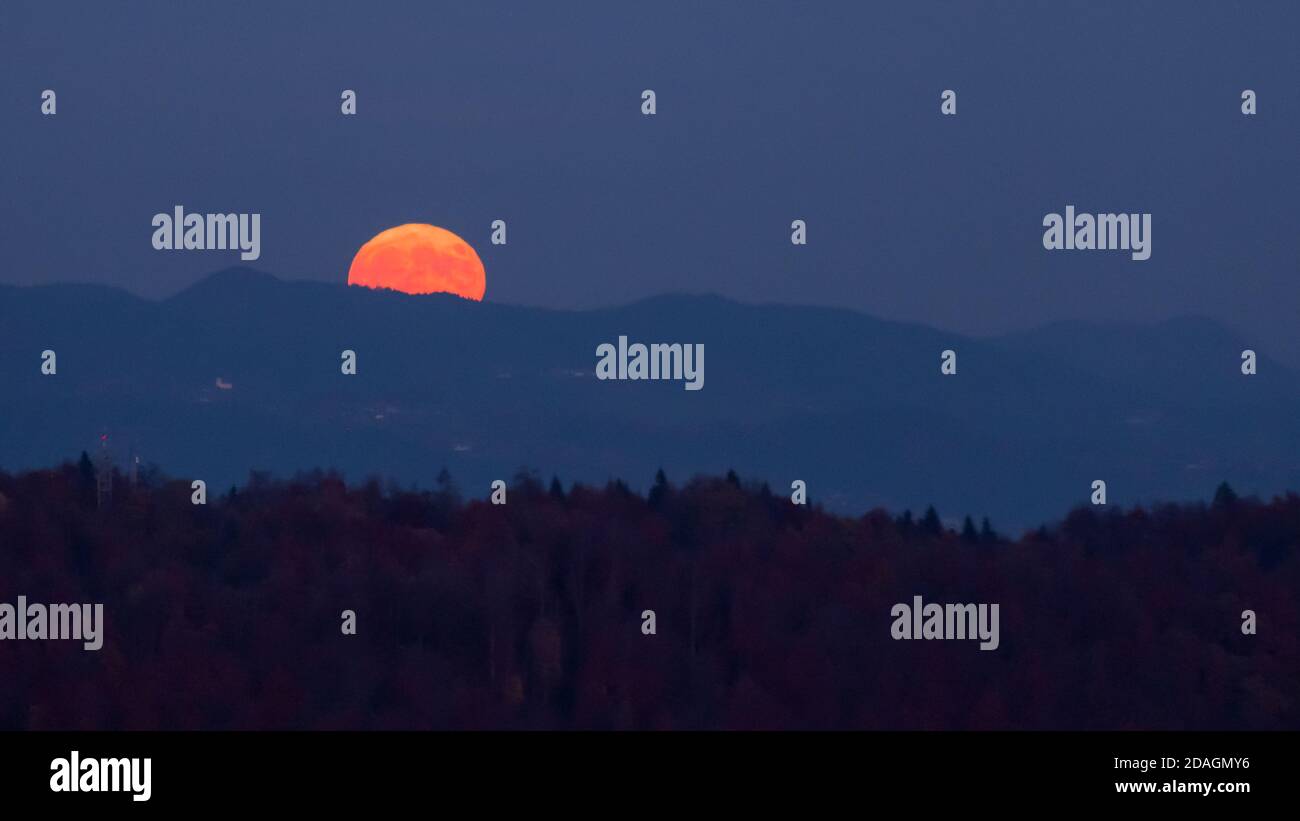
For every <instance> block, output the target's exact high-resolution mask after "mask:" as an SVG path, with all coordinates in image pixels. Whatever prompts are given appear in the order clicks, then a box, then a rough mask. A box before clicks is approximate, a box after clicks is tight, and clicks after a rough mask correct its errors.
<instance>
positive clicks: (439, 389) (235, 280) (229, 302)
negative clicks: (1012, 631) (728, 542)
mask: <svg viewBox="0 0 1300 821" xmlns="http://www.w3.org/2000/svg"><path fill="white" fill-rule="evenodd" d="M620 335H624V336H627V337H628V338H629V340H630V341H632V342H643V343H652V342H667V343H677V342H680V343H702V344H703V345H704V347H705V351H706V357H705V387H704V389H703V390H700V391H686V390H683V386H682V383H681V382H674V381H661V382H632V381H600V380H597V379H596V378H595V375H594V370H595V366H596V362H597V356H596V349H597V347H598V346H599V345H600V344H602V343H605V342H611V343H614V342H617V339H618V337H619V336H620ZM1249 347H1252V346H1251V344H1250V343H1249V342H1248V341H1246V340H1242V339H1239V338H1237V337H1236V336H1235V335H1234V334H1233V333H1232V332H1230V331H1228V330H1226V329H1224V328H1223V327H1221V326H1218V325H1216V324H1214V323H1212V322H1209V321H1206V320H1198V319H1186V320H1176V321H1170V322H1165V323H1161V324H1157V325H1150V326H1131V325H1101V324H1088V323H1063V324H1056V325H1050V326H1046V327H1043V328H1040V329H1038V330H1035V331H1031V332H1028V333H1019V334H1013V335H1009V336H1004V337H1001V338H996V339H972V338H967V337H963V336H960V335H957V334H952V333H947V332H943V331H939V330H935V329H931V328H927V327H924V326H920V325H914V324H904V323H896V322H886V321H882V320H879V319H875V318H872V317H870V316H865V315H862V314H859V313H854V312H852V311H847V310H838V309H830V308H813V307H789V306H771V305H744V304H739V303H735V302H730V301H727V300H724V299H720V298H717V297H709V296H663V297H657V298H653V299H648V300H645V301H642V302H638V303H635V304H632V305H628V306H625V307H621V308H614V309H606V310H594V311H582V312H563V311H552V310H542V309H534V308H523V307H515V306H507V305H495V304H492V303H475V302H468V301H464V300H461V299H458V298H455V297H450V296H442V295H431V296H408V295H403V294H398V293H393V292H383V291H372V290H366V289H358V288H348V287H345V286H341V285H338V286H336V285H327V284H321V283H316V282H286V281H281V280H279V279H276V278H274V277H272V276H270V275H267V274H263V273H258V272H255V271H251V270H248V269H231V270H227V271H223V272H220V273H217V274H214V275H213V276H211V277H209V278H208V279H206V280H204V281H202V282H200V283H198V284H197V285H195V286H194V287H192V288H190V289H188V290H186V291H183V292H182V293H180V294H178V295H176V296H175V297H172V298H170V299H167V300H164V301H161V302H150V301H146V300H141V299H138V298H136V297H133V296H131V295H130V294H128V293H126V292H123V291H118V290H114V289H110V288H104V287H98V286H80V285H60V286H44V287H29V288H16V287H0V467H3V468H5V469H9V470H13V469H18V468H24V467H32V466H45V465H50V464H53V463H55V462H58V461H60V460H62V459H65V458H69V457H74V456H75V455H76V454H77V453H78V452H79V451H80V450H82V449H92V448H93V447H94V446H95V444H96V442H97V441H98V437H99V435H100V433H101V432H107V433H109V434H110V441H111V442H112V443H113V444H114V447H115V449H116V451H117V453H118V459H119V460H124V459H125V458H126V454H127V452H128V450H134V451H135V452H137V453H139V454H140V455H141V457H142V458H143V459H144V460H146V461H149V462H157V463H159V464H161V465H163V466H164V467H165V469H166V470H167V471H168V472H169V473H171V474H174V475H189V476H196V477H203V478H206V479H208V480H209V482H210V483H212V484H214V485H225V484H231V483H235V482H242V481H243V480H244V478H245V477H246V476H247V474H248V472H249V470H250V469H262V470H270V471H272V472H275V473H279V474H292V473H293V472H295V471H298V470H302V469H309V468H316V467H327V468H336V469H339V470H341V471H342V472H344V473H345V474H346V475H347V476H349V477H351V478H354V479H359V478H363V477H365V476H368V475H378V476H381V477H385V478H391V479H395V480H397V481H399V482H401V483H410V482H415V483H418V484H420V485H422V486H430V485H431V484H432V482H433V478H434V477H435V476H436V475H437V473H438V471H439V469H440V468H442V467H444V466H445V467H446V468H448V469H449V470H450V471H451V472H452V474H453V475H454V476H455V477H456V479H457V480H458V481H459V482H460V484H461V486H462V487H463V488H465V489H466V490H467V492H474V489H475V488H479V489H481V490H482V491H483V493H485V494H486V492H487V486H488V483H489V482H490V481H491V480H492V479H494V478H508V477H509V476H511V475H513V473H514V472H515V470H516V469H517V468H519V467H531V468H534V469H537V470H538V471H540V472H541V473H543V474H545V475H546V476H549V475H550V474H556V475H559V476H560V477H561V478H563V479H565V480H584V481H605V480H606V479H609V478H611V477H619V478H627V479H629V480H630V481H631V483H632V484H633V485H634V486H638V487H645V486H647V485H648V483H649V481H650V479H651V477H652V476H653V475H654V472H655V470H656V469H657V468H659V467H663V468H664V469H665V470H666V471H667V472H668V474H669V476H670V477H681V478H684V477H686V476H689V475H692V474H695V473H699V472H707V473H721V472H723V471H725V470H726V469H728V468H735V469H736V470H737V471H738V472H740V473H741V474H742V475H748V476H760V477H765V478H767V479H768V480H769V481H770V482H771V484H772V486H773V488H775V489H776V490H777V491H782V489H788V487H789V483H790V482H791V481H792V480H793V479H796V478H797V479H803V480H804V481H806V482H807V483H808V488H809V494H810V498H811V499H812V500H813V501H814V502H819V503H822V504H825V505H826V506H828V507H830V508H833V509H836V510H840V511H846V512H860V511H863V510H866V509H868V508H871V507H874V506H886V507H888V508H891V509H895V510H901V509H904V508H912V509H915V510H920V509H922V508H923V507H924V506H925V505H927V504H931V503H933V504H935V505H936V506H937V507H938V509H939V511H940V513H941V514H943V515H944V516H945V518H947V519H948V520H949V521H952V520H953V519H956V518H959V517H960V516H961V515H963V514H966V513H971V514H974V515H977V516H979V515H985V514H987V515H989V516H990V517H992V518H993V520H994V522H995V523H996V524H999V525H1003V526H1020V525H1028V524H1033V523H1037V522H1038V521H1042V520H1045V519H1048V518H1051V517H1053V516H1057V515H1059V514H1060V513H1061V511H1063V510H1065V509H1067V508H1068V507H1070V506H1072V505H1074V504H1077V503H1079V502H1080V501H1085V500H1086V499H1087V497H1088V494H1089V489H1090V484H1091V482H1092V481H1093V480H1094V479H1104V480H1106V481H1107V483H1108V490H1109V500H1110V502H1111V503H1112V504H1120V505H1129V504H1133V503H1137V502H1146V501H1151V500H1155V499H1162V500H1163V499H1187V498H1206V497H1208V495H1209V494H1210V493H1211V492H1212V491H1213V488H1214V487H1215V486H1216V485H1217V484H1218V483H1219V482H1220V481H1222V480H1227V481H1229V482H1231V483H1232V485H1233V486H1234V487H1236V488H1237V489H1238V490H1239V491H1242V492H1246V493H1258V494H1263V495H1268V494H1272V493H1275V492H1280V491H1282V490H1284V489H1288V488H1295V487H1300V469H1297V466H1296V460H1295V458H1294V454H1295V453H1297V452H1298V449H1297V444H1300V441H1298V440H1300V421H1298V420H1300V387H1298V384H1300V383H1298V382H1297V380H1296V378H1295V373H1294V372H1293V371H1291V370H1289V369H1287V368H1285V367H1284V366H1283V365H1281V364H1280V363H1278V362H1275V361H1272V360H1270V359H1269V358H1268V357H1267V356H1263V357H1261V359H1260V363H1259V373H1258V374H1257V375H1255V376H1243V375H1242V373H1241V370H1240V356H1241V351H1242V350H1243V349H1245V348H1249ZM46 349H50V350H54V351H55V352H56V353H57V355H58V374H57V376H54V377H49V376H43V375H42V374H41V372H40V354H41V352H42V351H43V350H46ZM345 349H348V350H353V351H355V352H356V353H357V357H358V373H357V375H355V376H345V375H343V374H342V373H341V372H340V353H341V352H342V351H343V350H345ZM945 349H953V350H955V351H956V352H957V357H958V372H957V374H956V375H955V376H943V375H941V374H940V369H939V364H940V352H941V351H943V350H945Z"/></svg>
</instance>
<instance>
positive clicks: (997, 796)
mask: <svg viewBox="0 0 1300 821" xmlns="http://www.w3.org/2000/svg"><path fill="white" fill-rule="evenodd" d="M1298 743H1300V734H1297V733H1294V732H1277V733H1239V732H1162V733H1152V732H1032V733H1031V732H1017V733H1009V732H1008V733H955V732H912V733H906V732H896V733H895V732H890V733H848V732H846V733H754V732H748V733H558V732H532V733H502V732H480V733H472V732H457V733H437V732H407V733H403V732H301V733H292V732H171V733H168V732H136V733H107V732H100V733H64V732H39V733H19V732H9V733H0V795H3V801H4V805H5V806H6V807H9V808H11V807H13V806H15V804H22V805H29V804H35V805H40V806H41V807H42V808H47V807H48V808H63V809H70V810H73V811H75V810H78V809H84V810H91V811H95V810H110V811H111V810H113V809H115V808H116V809H118V810H125V811H128V812H131V811H140V812H147V811H151V810H156V809H158V808H167V809H190V808H195V809H222V808H231V809H236V808H239V809H256V808H261V807H273V808H274V807H293V808H297V809H308V808H313V807H320V808H322V809H330V810H334V811H337V810H340V809H342V808H344V807H357V808H376V807H381V808H382V807H388V806H392V807H394V808H396V807H400V806H403V805H405V806H415V807H430V808H432V809H434V810H435V811H436V810H437V809H439V808H442V809H445V810H454V809H455V808H456V807H457V806H462V802H469V804H468V805H467V806H468V807H473V808H476V809H478V810H480V811H483V810H489V809H498V810H509V809H510V808H511V807H512V805H518V806H520V807H521V808H524V807H528V808H531V809H533V810H534V811H536V810H538V809H541V808H544V807H545V806H546V805H549V806H550V807H552V808H553V809H559V807H561V806H563V805H564V804H566V803H569V802H572V805H573V806H578V805H581V804H583V803H585V802H588V801H591V800H594V799H596V798H598V797H599V798H600V799H601V802H602V805H603V806H605V807H606V809H615V808H616V807H617V804H614V805H611V804H608V803H606V802H607V801H618V802H625V803H626V804H627V806H628V809H637V810H644V809H648V808H649V807H650V806H651V805H653V804H655V803H662V804H663V806H664V808H665V809H672V808H676V809H678V810H680V809H681V808H682V807H684V806H689V805H690V804H691V803H692V802H694V801H696V800H704V799H703V798H697V797H707V800H708V802H709V803H710V804H711V805H717V806H719V807H721V808H725V807H727V806H728V805H730V806H731V807H732V808H740V807H744V806H747V805H753V806H755V807H757V808H764V807H766V808H768V809H777V808H778V806H779V804H780V802H787V801H788V802H790V806H792V807H799V806H803V807H804V808H805V810H806V809H807V808H808V802H809V801H812V802H816V803H818V804H820V803H821V802H824V801H825V802H836V801H840V800H849V801H852V802H853V803H854V804H855V805H858V806H862V805H864V804H866V805H871V804H873V803H874V802H876V801H889V802H902V804H903V805H904V806H906V805H917V806H919V805H922V804H923V805H925V806H926V807H934V806H946V805H961V806H969V807H976V808H979V807H990V808H999V807H1007V808H1016V807H1022V806H1023V807H1038V808H1042V807H1043V806H1044V804H1043V802H1044V801H1052V802H1062V803H1061V804H1060V806H1075V805H1079V804H1086V805H1092V804H1106V805H1111V806H1123V805H1124V804H1126V803H1127V804H1132V803H1135V802H1136V803H1141V804H1144V805H1146V806H1155V805H1159V804H1160V803H1168V802H1174V804H1175V805H1177V806H1184V805H1185V802H1187V801H1197V802H1200V806H1201V807H1203V808H1204V809H1206V810H1213V811H1221V810H1227V811H1231V810H1233V809H1235V808H1239V807H1241V806H1243V804H1242V802H1254V801H1258V800H1266V801H1279V800H1285V798H1286V797H1287V795H1288V794H1289V793H1290V792H1291V791H1292V789H1293V787H1294V781H1295V779H1294V776H1293V772H1294V771H1295V766H1294V765H1295V764H1296V762H1297V754H1296V749H1297V744H1298ZM73 751H76V753H77V758H78V761H79V762H80V764H81V766H82V767H84V766H86V760H87V759H96V760H99V759H104V758H112V759H120V758H138V759H144V758H148V759H150V793H151V794H150V797H149V799H148V800H147V801H135V800H133V797H132V794H131V793H130V792H127V791H122V792H94V793H87V792H81V791H77V792H71V791H63V792H55V791H53V790H52V789H51V779H52V777H54V776H55V775H56V773H57V770H56V769H55V767H53V766H52V762H55V761H56V759H60V758H62V759H65V760H68V761H69V768H70V762H71V754H72V752H73ZM1117 759H1119V760H1120V761H1117ZM1142 762H1148V764H1147V769H1146V771H1145V772H1144V771H1143V770H1142V769H1141V767H1142ZM1151 762H1154V764H1153V763H1151ZM1170 764H1173V765H1174V766H1169V765H1170ZM60 766H61V765H60ZM1193 783H1195V784H1210V785H1211V789H1212V792H1211V793H1210V794H1208V795H1203V794H1201V793H1200V792H1197V791H1193V788H1191V787H1190V786H1189V785H1190V784H1193ZM1147 784H1151V785H1154V788H1152V787H1146V786H1127V787H1125V786H1121V785H1147ZM1165 785H1175V786H1169V787H1166V786H1165ZM1177 785H1181V787H1180V786H1177ZM1242 785H1245V786H1244V787H1243V786H1242ZM1134 790H1142V791H1146V790H1153V791H1152V792H1149V793H1146V794H1141V795H1138V794H1134V793H1133V791H1134ZM412 802H414V803H412ZM430 802H433V803H432V804H431V803H430Z"/></svg>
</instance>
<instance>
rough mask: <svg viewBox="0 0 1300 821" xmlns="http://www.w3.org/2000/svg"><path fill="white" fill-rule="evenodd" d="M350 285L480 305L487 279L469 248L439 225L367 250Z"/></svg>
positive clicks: (381, 240)
mask: <svg viewBox="0 0 1300 821" xmlns="http://www.w3.org/2000/svg"><path fill="white" fill-rule="evenodd" d="M348 284H349V285H364V286H365V287H367V288H392V289H393V290H394V291H402V292H404V293H408V294H431V293H435V292H439V291H442V292H446V293H451V294H456V295H457V296H462V297H464V298H465V299H476V300H479V299H482V298H483V292H484V291H485V290H487V276H486V275H485V274H484V272H483V262H482V260H480V259H479V258H478V254H476V253H474V249H473V248H471V247H470V246H469V243H468V242H466V241H465V240H463V239H461V238H460V237H458V236H456V235H455V234H453V233H452V232H450V231H448V230H446V229H443V228H439V227H437V226H435V225H423V224H420V223H409V224H407V225H399V226H397V227H396V228H389V229H388V230H387V231H382V232H380V233H379V234H378V235H376V236H375V238H374V239H372V240H370V241H369V242H367V243H366V244H365V245H362V246H361V250H359V251H357V255H356V256H355V257H353V258H352V267H351V268H349V269H348Z"/></svg>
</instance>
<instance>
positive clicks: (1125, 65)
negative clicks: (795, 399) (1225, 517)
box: [0, 2, 1300, 356]
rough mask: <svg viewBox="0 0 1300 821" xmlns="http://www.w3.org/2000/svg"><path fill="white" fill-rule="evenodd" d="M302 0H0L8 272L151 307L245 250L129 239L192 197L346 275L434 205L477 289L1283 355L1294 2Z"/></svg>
mask: <svg viewBox="0 0 1300 821" xmlns="http://www.w3.org/2000/svg"><path fill="white" fill-rule="evenodd" d="M313 5H314V8H315V9H316V10H315V11H313V12H312V13H310V14H306V15H304V14H302V13H301V12H299V11H297V10H294V9H290V8H288V7H283V6H282V5H281V4H268V3H242V2H231V3H221V4H204V5H203V6H201V7H200V6H199V5H198V4H188V5H186V6H185V7H183V8H182V7H179V6H178V5H177V4H173V3H132V4H83V3H76V4H62V3H50V2H39V3H25V2H24V3H14V2H8V3H6V4H5V6H4V9H3V11H0V55H2V56H0V64H2V65H3V70H2V71H0V111H3V116H2V117H0V182H2V183H3V185H2V187H3V190H4V193H5V196H4V200H3V205H2V206H0V208H3V219H0V246H3V247H4V249H5V252H6V257H7V258H6V260H5V262H4V265H3V266H0V282H2V283H8V284H26V283H45V282H58V281H91V282H102V283H107V284H113V285H118V286H121V287H125V288H127V289H129V290H131V291H133V292H135V293H138V294H142V295H146V296H163V295H168V294H171V293H175V292H177V291H179V290H180V289H182V288H184V287H186V286H188V285H190V284H192V283H193V282H195V281H196V280H198V279H200V278H201V277H203V276H205V275H207V274H209V273H211V272H212V271H214V270H217V269H219V268H222V267H225V266H226V265H229V264H235V263H236V262H237V260H236V259H235V257H234V255H228V254H227V255H223V254H212V253H191V254H183V253H167V252H157V251H154V250H153V249H152V247H151V246H150V241H149V240H150V234H151V229H150V218H151V216H152V215H153V214H155V213H157V212H161V211H169V210H170V209H171V208H172V207H173V206H174V205H176V204H183V205H185V206H186V207H187V208H188V209H191V210H198V211H223V212H225V211H237V212H258V213H261V214H262V224H263V229H262V230H263V238H262V246H263V251H262V257H261V259H260V260H259V261H258V262H257V263H256V266H257V267H259V268H261V269H263V270H266V271H268V272H271V273H274V274H276V275H277V276H280V277H285V278H313V279H321V280H330V281H338V282H341V281H344V279H345V277H346V272H347V267H348V264H349V262H350V261H351V258H352V255H353V254H354V253H355V251H356V249H357V248H358V247H359V246H360V245H361V244H362V243H363V242H365V241H366V240H367V239H369V238H370V237H371V236H373V235H374V234H375V233H376V232H378V231H379V230H382V229H384V228H387V227H389V226H392V225H396V224H399V223H403V222H413V221H415V222H431V223H434V224H437V225H441V226H445V227H447V228H449V229H451V230H453V231H456V232H457V233H460V234H461V235H463V236H464V237H465V238H466V239H468V240H469V241H470V242H471V243H472V244H474V245H475V247H476V248H477V249H478V251H479V253H480V254H481V255H482V257H483V259H484V262H485V264H486V266H487V274H488V289H487V298H488V299H489V300H492V301H496V302H505V303H512V304H522V305H542V306H551V307H564V308H585V307H593V306H606V305H616V304H622V303H625V302H628V301H631V300H634V299H637V298H640V297H643V296H646V295H653V294H660V293H669V292H683V291H685V292H701V291H703V292H716V293H719V294H722V295H725V296H728V297H731V298H734V299H739V300H742V301H747V302H778V303H809V304H824V305H837V306H847V307H851V308H854V309H858V310H861V311H864V312H867V313H871V314H874V315H878V316H881V317H885V318H889V319H905V320H914V321H918V322H922V323H925V324H929V325H933V326H936V327H939V328H945V329H950V330H957V331H963V332H970V333H995V332H1002V331H1008V330H1015V329H1023V328H1027V327H1032V326H1036V325H1041V324H1044V323H1048V322H1051V321H1055V320H1060V319H1066V318H1088V319H1100V320H1138V321H1147V320H1155V319H1160V318H1166V317H1173V316H1183V315H1189V314H1200V315H1208V316H1210V317H1212V318H1214V319H1216V320H1219V321H1220V322H1223V323H1225V324H1227V325H1229V326H1230V327H1232V328H1233V329H1235V330H1237V331H1239V332H1241V333H1243V334H1244V335H1245V336H1246V337H1247V338H1249V339H1250V340H1251V341H1252V342H1253V343H1254V344H1256V345H1258V346H1259V347H1260V348H1261V349H1262V350H1265V351H1270V352H1274V353H1277V354H1280V355H1283V356H1293V355H1294V354H1300V332H1297V330H1296V327H1295V316H1296V310H1297V307H1298V306H1300V284H1297V274H1298V273H1300V250H1298V249H1300V240H1297V236H1300V233H1298V232H1297V230H1296V226H1297V220H1298V219H1300V208H1298V207H1297V190H1298V188H1300V186H1298V185H1297V183H1300V161H1298V160H1297V156H1298V154H1300V152H1298V151H1297V145H1298V144H1300V140H1298V137H1300V116H1298V114H1297V112H1298V110H1300V87H1297V85H1296V82H1295V81H1296V80H1297V78H1300V56H1298V55H1300V50H1298V49H1296V48H1295V41H1294V38H1295V33H1296V31H1298V30H1300V6H1297V5H1296V4H1295V3H1292V2H1277V3H1241V4H1229V3H1131V2H1123V3H1096V2H1079V3H1063V2H1054V3H1050V4H1045V3H985V2H980V3H975V2H956V3H943V4H938V3H914V2H905V3H891V4H879V3H847V2H846V3H829V2H820V3H755V2H745V3H740V2H728V3H722V2H710V3H699V2H688V3H663V2H657V3H653V4H645V3H637V4H631V3H613V4H610V3H596V2H590V3H559V4H555V3H547V4H531V3H519V2H512V3H483V2H476V3H427V2H419V3H401V4H398V3H383V4H375V5H376V7H373V8H372V7H361V6H357V5H356V4H350V5H349V6H347V7H345V6H343V5H339V4H332V3H320V4H313ZM74 22H75V25H74V24H73V23H74ZM45 88H52V89H55V90H56V91H57V93H58V95H59V97H58V104H59V109H58V114H57V115H56V116H54V117H43V116H41V114H40V111H39V105H40V92H41V91H42V90H43V89H45ZM345 88H348V89H355V90H356V91H357V93H358V97H359V104H358V116H356V117H350V118H349V117H344V116H342V115H341V114H340V112H339V94H340V92H341V90H343V89H345ZM646 88H651V89H654V90H655V91H656V92H657V94H658V114H657V115H656V116H654V117H644V116H642V115H641V113H640V94H641V91H642V90H643V89H646ZM945 88H952V89H955V90H956V91H957V92H958V95H959V98H958V99H959V111H958V116H957V117H955V118H954V117H942V116H941V115H940V113H939V95H940V92H941V91H942V90H943V89H945ZM1246 88H1250V89H1253V90H1255V91H1256V92H1257V93H1258V96H1259V113H1258V115H1257V116H1255V117H1246V116H1243V115H1242V114H1241V112H1240V110H1239V107H1240V94H1241V91H1242V89H1246ZM1069 204H1073V205H1075V206H1077V207H1078V208H1079V209H1080V210H1088V211H1094V212H1095V211H1128V212H1150V213H1152V214H1153V223H1154V229H1153V234H1154V236H1153V255H1152V258H1151V259H1150V260H1148V261H1146V262H1134V261H1132V260H1130V259H1129V258H1128V256H1127V255H1124V254H1080V253H1056V254H1049V253H1047V252H1045V251H1044V250H1043V248H1042V245H1041V236H1042V228H1041V225H1040V223H1041V220H1042V217H1043V215H1044V214H1046V213H1048V212H1053V211H1058V212H1059V211H1061V210H1062V209H1064V207H1065V206H1066V205H1069ZM498 218H500V219H505V220H507V221H508V224H509V227H510V242H509V245H508V246H505V247H493V246H492V245H490V244H489V242H488V237H489V224H490V223H491V221H492V220H494V219H498ZM796 218H802V219H805V220H807V222H808V227H809V244H808V245H807V246H806V247H802V248H797V247H794V246H792V245H791V244H790V242H789V233H790V229H789V225H790V221H791V220H792V219H796Z"/></svg>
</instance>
